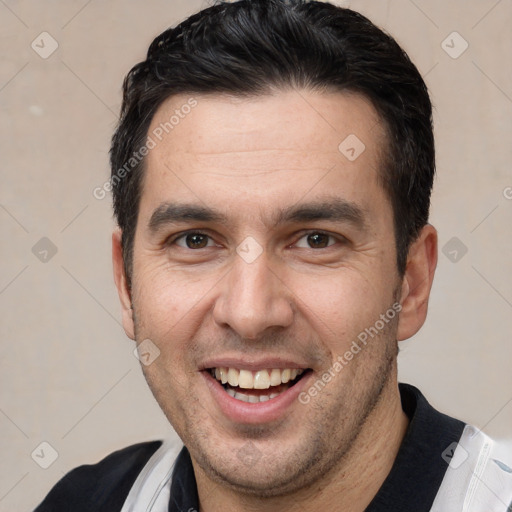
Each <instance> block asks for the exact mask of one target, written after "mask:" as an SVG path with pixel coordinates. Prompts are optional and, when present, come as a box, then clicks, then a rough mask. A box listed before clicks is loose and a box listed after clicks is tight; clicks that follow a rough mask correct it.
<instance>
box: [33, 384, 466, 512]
mask: <svg viewBox="0 0 512 512" xmlns="http://www.w3.org/2000/svg"><path fill="white" fill-rule="evenodd" d="M400 394H401V398H402V408H403V410H404V412H405V413H406V414H407V416H408V417H409V419H410V424H409V427H408V429H407V432H406V435H405V437H404V440H403V442H402V445H401V447H400V450H399V452H398V455H397V457H396V460H395V462H394V464H393V467H392V468H391V471H390V473H389V475H388V476H387V478H386V480H385V481H384V483H383V484H382V486H381V488H380V489H379V491H378V493H377V495H376V496H375V497H374V498H373V500H372V502H371V503H370V505H369V506H368V508H367V509H366V511H365V512H428V511H429V510H430V508H431V507H432V504H433V502H434V499H435V497H436V494H437V491H438V489H439V486H440V485H441V482H442V480H443V477H444V474H445V472H446V469H447V467H448V465H447V462H446V461H445V458H446V457H445V458H443V456H442V454H443V452H445V450H446V448H447V447H448V446H450V445H451V444H452V443H453V442H457V441H458V440H459V438H460V436H461V435H462V431H463V430H464V426H465V424H464V423H462V422H461V421H459V420H456V419H454V418H450V417H449V416H446V415H444V414H441V413H439V412H437V411H436V410H435V409H434V408H433V407H431V406H430V404H429V403H428V402H427V400H426V399H425V397H424V396H423V395H422V394H421V393H420V391H419V390H418V389H416V388H415V387H413V386H410V385H407V384H400ZM161 444H162V443H161V441H154V442H151V443H142V444H137V445H134V446H130V447H128V448H124V449H123V450H120V451H117V452H114V453H112V454H111V455H109V456H108V457H106V458H105V459H103V460H102V461H101V462H99V463H98V464H94V465H90V466H81V467H79V468H76V469H74V470H73V471H71V472H70V473H68V474H67V475H66V476H65V477H64V478H63V479H62V480H61V481H60V482H58V483H57V484H56V485H55V487H54V488H53V489H52V490H51V491H50V493H49V494H48V496H47V497H46V499H45V500H44V501H43V503H41V505H39V507H38V508H37V509H36V510H35V512H61V511H62V512H64V511H65V512H69V511H72V512H86V511H87V512H93V511H94V512H118V511H120V510H121V508H122V507H123V504H124V501H125V500H126V497H127V496H128V493H129V491H130V488H131V487H132V485H133V483H134V482H135V480H136V478H137V476H138V474H139V473H140V471H141V470H142V468H143V467H144V465H145V464H146V463H147V461H148V460H149V459H150V457H151V456H152V455H153V454H154V453H155V451H156V450H157V449H158V448H159V447H160V445H161ZM190 509H192V510H197V511H198V510H199V500H198V496H197V486H196V480H195V477H194V470H193V467H192V462H191V460H190V455H189V452H188V450H187V449H186V448H183V449H182V451H181V452H180V454H179V455H178V458H177V460H176V464H175V468H174V473H173V478H172V484H171V499H170V502H169V512H187V511H188V510H190Z"/></svg>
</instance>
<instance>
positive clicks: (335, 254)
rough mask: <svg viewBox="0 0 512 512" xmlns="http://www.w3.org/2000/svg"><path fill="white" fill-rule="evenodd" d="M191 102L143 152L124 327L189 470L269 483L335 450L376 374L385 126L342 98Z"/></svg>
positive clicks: (165, 116) (383, 344)
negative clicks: (147, 358) (150, 349)
mask: <svg viewBox="0 0 512 512" xmlns="http://www.w3.org/2000/svg"><path fill="white" fill-rule="evenodd" d="M188 101H189V97H188V96H176V97H173V98H170V99H169V100H167V101H166V102H165V103H164V104H163V105H162V107H161V108H160V109H159V111H158V112H157V114H156V116H155V118H154V119H153V122H152V126H151V128H150V130H149V133H150V134H151V133H152V132H153V131H154V130H155V129H157V128H158V127H159V126H161V123H165V122H168V121H169V119H170V117H171V116H172V115H173V114H174V113H175V111H176V110H180V109H182V106H183V105H185V104H187V102H188ZM195 101H197V105H196V106H194V108H192V109H190V112H189V113H188V114H187V115H186V116H185V115H184V116H182V118H181V117H180V121H179V123H177V124H176V125H175V126H173V129H172V131H170V133H169V134H168V135H166V136H165V137H162V140H161V141H158V142H157V144H156V147H154V148H153V149H151V151H150V153H149V154H148V156H147V160H146V171H145V177H144V184H143V191H142V197H141V202H140V210H139V217H138V225H137V229H136V234H135V243H134V260H133V261H134V264H133V276H132V291H131V294H132V295H131V300H132V302H133V313H134V316H133V317H129V318H128V317H126V318H125V328H126V330H127V332H128V334H129V335H131V336H134V337H135V338H136V339H137V341H138V342H142V341H143V340H147V339H149V340H151V343H152V344H154V345H156V347H158V349H159V351H160V355H159V356H158V357H157V358H156V359H155V360H154V362H152V363H151V364H150V365H148V366H143V370H144V373H145V376H146V379H147V381H148V383H149V385H150V387H151V390H152V392H153V393H154V395H155V397H156V399H157V401H158V403H159V404H160V406H161V408H162V409H163V411H164V413H165V414H166V416H167V418H168V419H169V421H170V423H171V424H172V425H173V427H174V428H175V430H176V431H177V432H178V434H179V435H180V437H181V438H182V440H183V441H184V443H185V445H186V446H187V447H188V449H189V451H190V453H191V456H192V459H193V463H194V467H195V469H196V470H198V471H201V472H203V473H204V474H205V475H207V476H208V477H210V478H211V479H212V480H214V481H216V482H222V483H223V484H227V485H230V486H231V487H233V488H235V489H238V490H242V491H243V492H247V493H259V494H261V495H268V496H271V495H279V494H282V493H286V492H290V491H293V490H294V489H296V488H299V487H303V486H304V485H307V484H308V483H311V482H313V481H314V480H315V479H318V478H320V477H321V476H322V475H324V474H325V473H326V472H327V471H329V470H330V469H331V468H332V467H333V466H334V465H335V464H336V463H337V462H339V461H340V460H341V459H342V458H343V457H344V456H345V454H346V453H348V451H349V450H350V447H351V445H352V444H353V442H354V440H355V439H356V437H357V435H358V432H360V430H361V427H362V425H363V424H364V422H365V420H366V418H367V417H368V416H369V415H370V414H371V412H372V410H373V408H374V407H375V404H376V403H378V401H379V398H380V397H381V395H382V393H383V390H385V389H386V387H387V386H388V385H389V383H390V382H391V381H392V380H393V376H394V371H395V367H394V364H395V363H394V361H395V357H396V339H397V318H398V315H397V312H396V309H397V308H396V304H395V308H393V304H394V303H396V301H397V300H399V298H400V287H401V284H402V280H401V279H400V278H399V276H398V274H397V269H396V250H395V238H394V232H393V214H392V209H391V205H390V203H389V200H388V198H387V196H386V194H385V192H384V191H383V189H382V187H381V186H380V184H379V181H378V173H379V167H380V165H381V162H382V151H381V150H382V148H383V147H384V146H385V140H386V138H385V134H384V129H383V127H382V123H381V122H380V121H379V118H378V116H377V114H376V112H375V110H374V109H373V107H372V106H371V104H370V103H369V102H368V101H367V100H365V99H364V98H362V97H360V96H358V95H349V94H344V93H329V94H327V93H322V94H320V93H313V92H308V91H300V92H297V91H295V92H292V91H290V92H284V91H283V92H276V93H275V94H274V95H268V96H261V97H254V98H249V99H247V98H244V99H242V98H232V97H225V96H220V95H213V96H199V95H198V96H195ZM185 110H186V111H189V109H185ZM351 134H353V135H355V136H357V138H358V139H359V140H360V141H361V142H362V143H363V144H364V146H365V149H364V151H363V152H362V153H360V154H359V156H357V155H358V153H359V152H360V149H361V148H362V146H361V145H358V144H360V143H357V144H356V143H354V140H355V139H354V138H353V137H352V139H349V141H350V140H351V141H352V144H351V145H349V147H348V148H346V147H345V146H343V145H342V150H341V151H340V149H339V146H340V143H342V142H343V141H344V140H345V139H346V138H347V137H348V136H349V135H351ZM350 147H354V151H351V150H350ZM343 148H345V152H343ZM347 156H349V157H351V158H347ZM354 156H357V158H355V159H354ZM390 311H391V312H390ZM365 334H366V340H365V341H366V342H363V341H362V340H363V339H364V338H365ZM152 346H153V345H152ZM356 347H358V348H359V350H358V349H357V348H356ZM350 354H352V356H350ZM337 363H338V364H337ZM340 366H341V368H340ZM329 376H330V378H329Z"/></svg>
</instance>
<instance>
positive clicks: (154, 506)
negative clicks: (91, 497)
mask: <svg viewBox="0 0 512 512" xmlns="http://www.w3.org/2000/svg"><path fill="white" fill-rule="evenodd" d="M182 448H183V444H182V443H181V441H180V440H176V439H169V440H166V441H164V442H163V443H162V446H160V448H158V450H157V451H156V452H155V453H154V454H153V455H152V457H151V458H150V459H149V461H148V462H147V463H146V465H145V466H144V468H143V469H142V471H141V472H140V473H139V476H138V477H137V480H135V483H134V484H133V486H132V488H131V489H130V492H129V494H128V497H127V498H126V501H125V502H124V505H123V508H122V509H121V512H167V510H168V509H169V500H170V497H171V477H172V472H173V469H174V463H175V462H176V458H177V457H178V454H179V453H180V451H181V449H182Z"/></svg>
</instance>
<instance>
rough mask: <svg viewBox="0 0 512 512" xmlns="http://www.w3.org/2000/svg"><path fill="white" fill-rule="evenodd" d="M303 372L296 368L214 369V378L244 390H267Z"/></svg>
mask: <svg viewBox="0 0 512 512" xmlns="http://www.w3.org/2000/svg"><path fill="white" fill-rule="evenodd" d="M303 372H304V370H299V369H297V368H285V369H281V368H274V369H272V370H258V371H255V372H252V371H249V370H238V369H236V368H225V367H221V368H215V378H216V379H217V380H219V381H221V382H222V384H226V383H227V384H229V385H231V386H238V387H240V388H244V389H268V388H269V387H270V386H279V385H280V384H286V383H287V382H289V381H290V380H293V379H295V378H296V377H297V376H298V375H300V374H301V373H303Z"/></svg>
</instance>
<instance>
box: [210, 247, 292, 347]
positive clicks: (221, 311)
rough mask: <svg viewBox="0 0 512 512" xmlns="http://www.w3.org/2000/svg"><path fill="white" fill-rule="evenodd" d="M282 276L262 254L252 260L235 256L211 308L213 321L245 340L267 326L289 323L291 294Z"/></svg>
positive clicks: (281, 325)
mask: <svg viewBox="0 0 512 512" xmlns="http://www.w3.org/2000/svg"><path fill="white" fill-rule="evenodd" d="M282 277H283V276H279V272H278V270H272V269H271V268H270V267H269V262H268V260H267V258H266V257H265V255H264V254H262V255H261V256H260V257H259V258H258V259H257V260H256V261H253V262H251V263H247V262H246V261H244V260H243V259H242V258H241V257H239V256H238V255H237V256H235V262H234V264H233V267H232V269H231V271H230V272H229V273H228V274H227V276H226V278H225V279H223V280H222V283H221V284H220V286H221V290H220V293H219V295H218V296H217V300H216V303H215V306H214V309H213V317H214V320H215V322H216V323H217V324H218V325H220V326H222V327H230V328H231V329H233V330H234V331H236V332H237V333H238V335H239V336H240V337H242V338H245V339H257V338H258V337H260V336H261V335H262V334H263V333H264V332H265V331H266V330H267V329H272V328H277V327H281V328H282V327H288V326H289V325H291V323H292V321H293V307H292V300H291V293H290V291H289V290H288V288H287V287H286V285H285V283H284V281H283V278H282Z"/></svg>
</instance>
